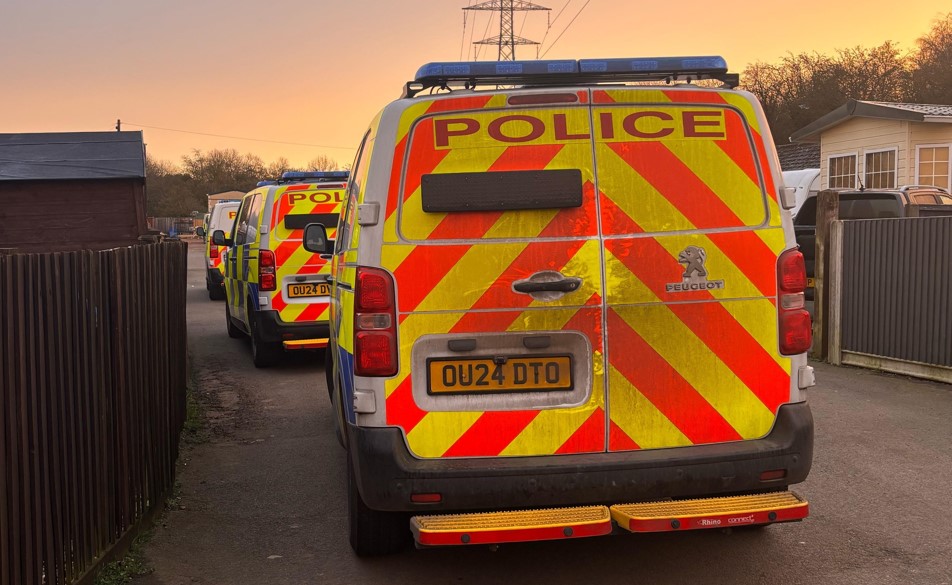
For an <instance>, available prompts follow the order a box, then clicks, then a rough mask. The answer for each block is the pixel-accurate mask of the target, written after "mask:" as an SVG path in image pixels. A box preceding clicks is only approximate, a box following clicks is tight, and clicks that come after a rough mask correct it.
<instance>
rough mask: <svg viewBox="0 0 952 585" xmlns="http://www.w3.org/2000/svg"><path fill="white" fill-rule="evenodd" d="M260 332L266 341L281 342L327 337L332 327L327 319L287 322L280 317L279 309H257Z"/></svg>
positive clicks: (256, 316)
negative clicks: (323, 320) (315, 321)
mask: <svg viewBox="0 0 952 585" xmlns="http://www.w3.org/2000/svg"><path fill="white" fill-rule="evenodd" d="M255 318H257V319H258V332H259V335H261V340H262V341H264V342H265V343H280V342H282V341H294V340H297V339H315V338H320V339H327V338H328V337H329V336H330V331H331V327H330V324H328V323H327V322H326V321H325V322H321V323H314V322H308V323H286V322H285V321H282V320H281V318H280V317H278V312H277V311H257V312H256V313H255Z"/></svg>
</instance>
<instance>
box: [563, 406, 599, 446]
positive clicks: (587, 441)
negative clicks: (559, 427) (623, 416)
mask: <svg viewBox="0 0 952 585" xmlns="http://www.w3.org/2000/svg"><path fill="white" fill-rule="evenodd" d="M604 448H605V411H604V409H602V408H596V409H595V412H593V413H592V414H591V416H589V417H588V418H587V419H586V420H585V422H583V423H582V426H580V427H579V428H578V429H576V431H575V432H574V433H572V436H571V437H569V438H568V440H566V441H565V442H564V443H562V446H561V447H559V448H558V449H556V451H555V452H556V454H558V455H565V454H568V453H592V452H594V451H602V450H604Z"/></svg>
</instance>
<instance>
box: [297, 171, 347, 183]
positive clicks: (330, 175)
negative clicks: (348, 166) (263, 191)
mask: <svg viewBox="0 0 952 585" xmlns="http://www.w3.org/2000/svg"><path fill="white" fill-rule="evenodd" d="M349 176H350V172H349V171H288V172H286V173H284V174H282V175H281V179H282V180H284V181H302V180H308V179H317V180H321V179H323V180H332V179H337V180H340V181H345V180H347V177H349Z"/></svg>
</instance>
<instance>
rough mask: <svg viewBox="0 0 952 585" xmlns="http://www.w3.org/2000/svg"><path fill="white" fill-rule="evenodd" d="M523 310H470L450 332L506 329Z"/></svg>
mask: <svg viewBox="0 0 952 585" xmlns="http://www.w3.org/2000/svg"><path fill="white" fill-rule="evenodd" d="M520 315H522V311H489V312H485V313H483V312H478V313H477V312H468V313H466V314H465V315H463V317H462V319H460V320H459V321H457V322H456V325H454V326H453V328H452V329H451V330H450V333H480V332H483V331H506V330H508V329H509V326H510V325H512V324H513V323H514V322H515V321H516V319H518V318H519V316H520Z"/></svg>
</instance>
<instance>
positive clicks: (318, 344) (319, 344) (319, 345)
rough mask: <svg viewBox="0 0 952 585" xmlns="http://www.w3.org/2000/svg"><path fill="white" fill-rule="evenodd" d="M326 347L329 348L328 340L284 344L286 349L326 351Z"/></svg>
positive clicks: (301, 340)
mask: <svg viewBox="0 0 952 585" xmlns="http://www.w3.org/2000/svg"><path fill="white" fill-rule="evenodd" d="M325 347H327V339H295V340H294V341H285V342H284V349H324V348H325Z"/></svg>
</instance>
